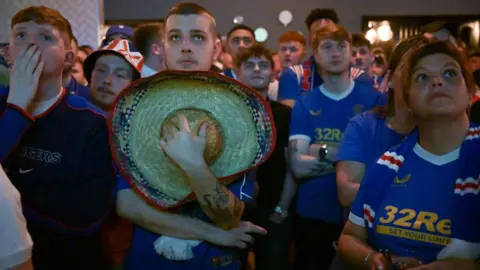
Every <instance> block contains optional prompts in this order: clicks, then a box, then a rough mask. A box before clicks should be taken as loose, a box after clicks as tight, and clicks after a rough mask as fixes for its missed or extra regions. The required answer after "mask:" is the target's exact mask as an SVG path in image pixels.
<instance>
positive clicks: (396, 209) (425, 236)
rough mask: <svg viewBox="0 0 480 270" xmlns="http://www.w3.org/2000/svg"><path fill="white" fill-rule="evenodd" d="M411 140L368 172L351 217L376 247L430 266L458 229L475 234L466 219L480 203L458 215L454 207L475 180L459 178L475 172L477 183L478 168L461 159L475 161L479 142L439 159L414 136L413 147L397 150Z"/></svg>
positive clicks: (469, 218) (387, 154)
mask: <svg viewBox="0 0 480 270" xmlns="http://www.w3.org/2000/svg"><path fill="white" fill-rule="evenodd" d="M412 136H417V135H416V134H415V132H414V134H412V135H409V136H408V137H407V139H406V141H404V142H402V144H400V145H399V146H396V147H393V148H391V149H390V150H389V151H387V152H385V153H384V154H383V155H382V156H381V157H380V158H379V159H378V161H377V162H376V163H375V164H374V165H372V166H371V167H370V168H369V169H368V171H367V172H366V175H365V177H364V179H363V182H362V185H361V187H360V190H359V192H358V195H357V197H356V199H355V202H354V204H353V206H352V209H351V213H350V217H349V219H350V221H351V222H352V223H354V224H357V225H359V226H363V227H366V229H367V232H368V242H369V244H370V245H372V246H373V247H374V248H375V249H388V250H390V251H391V252H392V253H393V254H395V255H399V256H407V257H414V258H416V259H418V260H420V261H422V262H426V263H429V262H432V261H435V260H437V259H439V258H438V256H439V253H440V251H442V250H443V249H444V248H445V247H446V246H448V245H449V244H450V243H451V241H452V238H453V237H455V231H458V229H460V228H462V229H463V232H462V233H461V235H462V238H463V239H465V238H466V239H468V238H469V235H471V236H472V237H475V236H476V235H478V233H477V232H476V230H475V229H472V228H473V227H471V223H470V221H471V216H473V209H478V207H480V205H477V206H475V205H463V208H464V209H467V210H465V211H463V210H461V211H460V212H461V213H462V214H461V215H459V214H458V210H456V208H458V205H456V207H452V206H453V205H455V204H456V202H457V201H456V200H457V199H456V196H457V195H458V193H460V189H462V192H467V193H472V194H473V193H475V191H474V190H471V189H469V190H467V189H465V188H464V186H465V185H463V184H464V183H466V182H472V181H471V180H472V179H473V178H472V179H470V177H467V178H466V179H464V180H462V179H463V178H465V177H463V176H461V175H464V174H467V175H468V174H471V173H473V174H476V175H477V176H476V178H477V179H478V170H477V171H476V172H473V171H472V172H469V170H470V169H468V168H467V166H466V163H467V162H466V158H465V156H467V155H473V156H475V157H476V158H477V159H478V157H480V154H476V153H474V152H472V149H474V148H476V150H473V151H476V152H477V153H479V151H480V148H479V147H478V145H479V144H478V143H477V144H469V145H466V143H464V144H463V145H462V147H461V148H457V149H455V150H454V151H452V152H450V153H447V154H445V155H441V156H438V155H434V154H432V153H430V152H428V151H426V150H425V149H423V148H422V147H421V146H420V145H419V144H417V143H416V141H417V138H415V137H414V139H415V141H414V143H415V145H414V146H413V147H410V150H408V149H407V150H399V149H402V147H405V145H407V144H408V143H409V142H408V140H410V141H411V137H412ZM466 141H467V143H468V139H467V140H466ZM475 145H476V146H477V147H475ZM472 146H473V147H472ZM406 148H408V147H405V148H403V149H406ZM400 151H404V152H403V153H400ZM477 183H478V180H477ZM476 190H477V193H478V188H477V189H476ZM477 203H478V201H477ZM457 234H459V235H460V233H457Z"/></svg>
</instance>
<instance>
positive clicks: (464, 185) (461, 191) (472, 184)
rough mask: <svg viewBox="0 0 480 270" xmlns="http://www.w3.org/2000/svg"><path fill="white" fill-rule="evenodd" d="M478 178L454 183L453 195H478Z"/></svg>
mask: <svg viewBox="0 0 480 270" xmlns="http://www.w3.org/2000/svg"><path fill="white" fill-rule="evenodd" d="M479 179H480V176H479V177H478V178H477V179H475V178H473V177H468V178H467V179H465V180H463V179H460V178H459V179H457V180H456V181H455V190H454V191H453V193H455V194H457V195H460V196H465V195H467V194H473V195H478V194H479V193H480V180H479Z"/></svg>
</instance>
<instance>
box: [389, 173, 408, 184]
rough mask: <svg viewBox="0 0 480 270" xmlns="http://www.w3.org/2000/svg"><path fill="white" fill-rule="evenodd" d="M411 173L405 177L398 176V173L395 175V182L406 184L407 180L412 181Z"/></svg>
mask: <svg viewBox="0 0 480 270" xmlns="http://www.w3.org/2000/svg"><path fill="white" fill-rule="evenodd" d="M410 177H411V174H408V175H407V176H405V177H403V178H398V175H395V179H393V183H395V184H405V183H406V182H408V181H410Z"/></svg>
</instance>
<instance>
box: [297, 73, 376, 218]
mask: <svg viewBox="0 0 480 270" xmlns="http://www.w3.org/2000/svg"><path fill="white" fill-rule="evenodd" d="M379 97H380V93H379V92H378V91H376V90H374V89H373V88H372V87H368V86H365V85H363V84H357V83H354V82H352V84H351V87H350V89H349V90H347V91H345V92H344V93H342V94H341V96H332V95H331V94H330V92H328V91H326V90H325V89H324V88H323V85H322V86H320V87H317V88H316V89H313V90H312V91H310V92H309V93H308V94H307V95H305V96H304V97H302V98H301V99H299V101H298V102H297V103H296V104H295V106H294V108H293V110H292V116H291V122H290V140H293V139H304V140H307V141H309V142H310V143H311V144H327V145H329V146H331V147H335V148H338V146H339V143H340V141H341V140H342V136H343V132H344V130H345V128H346V126H347V124H348V122H349V121H350V119H351V118H352V117H354V116H355V115H357V114H359V113H362V112H364V111H366V110H370V109H372V108H373V107H375V106H376V104H377V102H378V99H379ZM296 212H297V214H299V215H300V216H302V217H306V218H312V219H321V220H324V221H328V222H334V223H340V222H341V221H342V213H343V208H342V206H341V205H340V203H339V201H338V197H337V184H336V179H335V173H334V172H332V173H330V174H327V175H325V176H322V177H316V178H314V179H311V180H309V181H307V182H305V183H303V184H301V185H299V187H298V194H297V203H296Z"/></svg>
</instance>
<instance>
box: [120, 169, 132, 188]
mask: <svg viewBox="0 0 480 270" xmlns="http://www.w3.org/2000/svg"><path fill="white" fill-rule="evenodd" d="M129 188H131V187H130V184H129V183H128V182H127V179H125V177H124V176H123V175H122V174H121V173H119V174H118V181H117V191H121V190H124V189H129Z"/></svg>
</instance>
